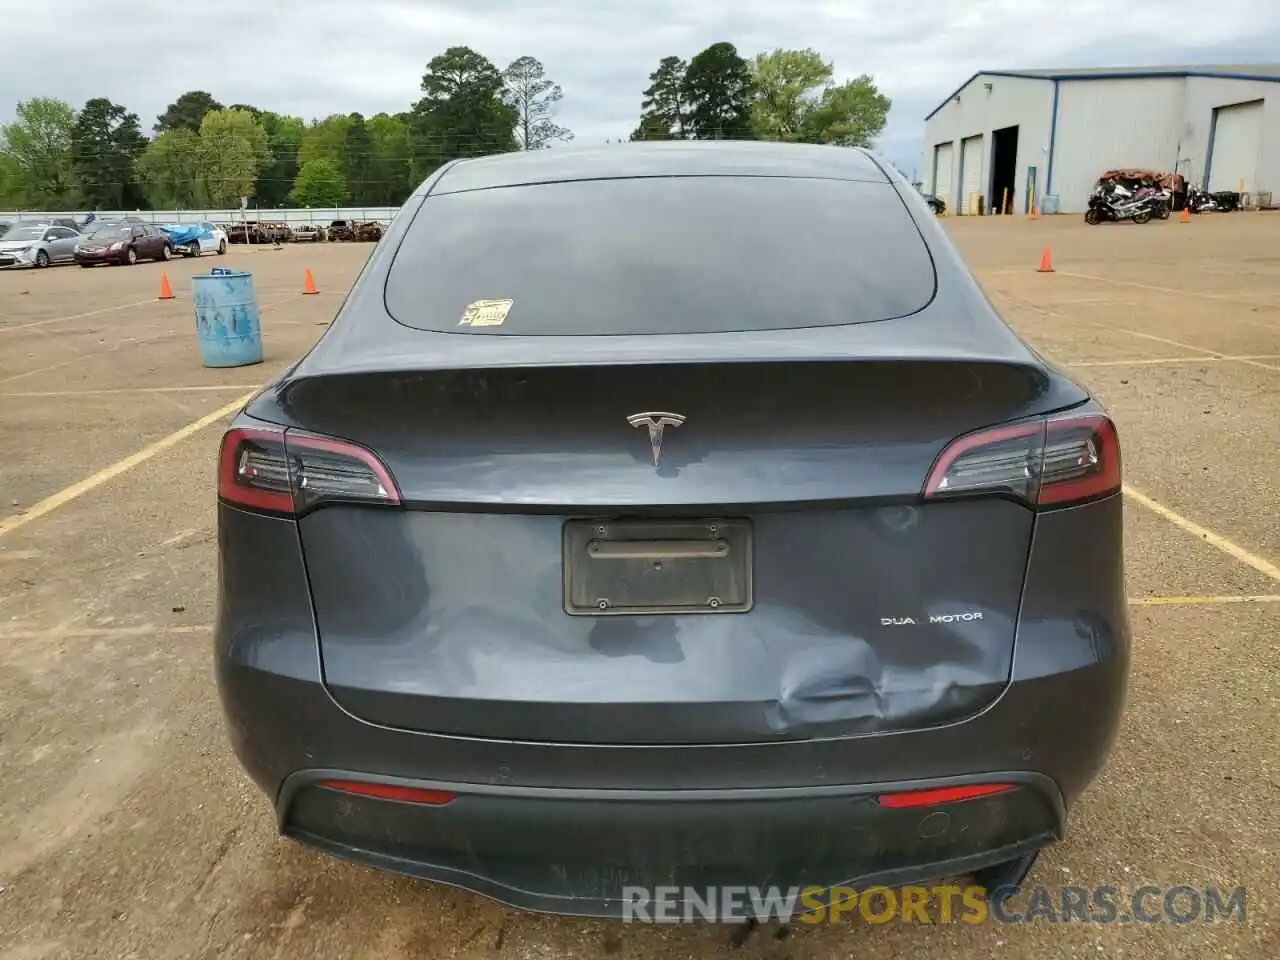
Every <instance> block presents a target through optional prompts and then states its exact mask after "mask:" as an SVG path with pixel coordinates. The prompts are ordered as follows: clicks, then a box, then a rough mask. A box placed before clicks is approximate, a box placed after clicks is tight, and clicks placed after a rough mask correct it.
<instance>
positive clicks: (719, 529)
mask: <svg viewBox="0 0 1280 960" xmlns="http://www.w3.org/2000/svg"><path fill="white" fill-rule="evenodd" d="M751 550H752V538H751V524H750V523H749V522H748V521H746V520H719V519H717V520H625V521H611V520H570V521H568V522H567V523H566V524H565V526H564V609H565V612H566V613H568V614H570V615H571V616H596V617H598V616H610V615H614V616H616V615H621V614H632V615H634V614H685V613H745V612H747V611H748V610H750V609H751V604H752V579H751V567H752V563H751Z"/></svg>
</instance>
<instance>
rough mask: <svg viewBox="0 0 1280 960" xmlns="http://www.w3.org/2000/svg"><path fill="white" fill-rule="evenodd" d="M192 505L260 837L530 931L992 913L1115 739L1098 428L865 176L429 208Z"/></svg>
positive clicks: (457, 174) (726, 153)
mask: <svg viewBox="0 0 1280 960" xmlns="http://www.w3.org/2000/svg"><path fill="white" fill-rule="evenodd" d="M218 494H219V501H220V506H219V527H220V530H219V550H220V601H219V613H218V625H217V637H216V659H217V673H218V681H219V687H220V691H221V696H222V699H223V704H224V708H225V711H226V715H227V720H228V728H229V733H230V737H231V741H232V743H233V745H234V748H235V751H236V753H237V755H238V756H239V758H240V761H241V762H242V763H243V765H244V767H245V768H246V769H247V770H248V772H249V773H250V774H251V776H252V777H253V779H254V780H255V781H256V782H257V784H258V785H259V786H260V787H261V788H262V790H264V791H265V792H266V794H267V795H268V797H269V798H270V800H271V802H272V803H273V805H274V808H275V812H276V815H277V817H278V822H279V827H280V830H281V831H282V832H283V833H284V834H285V835H286V836H289V837H293V838H296V839H297V840H299V841H302V842H305V843H307V844H311V845H314V846H316V847H319V848H321V849H323V850H325V851H328V852H329V853H331V854H334V855H337V856H340V857H346V858H350V859H353V860H356V861H359V862H363V863H367V864H373V865H376V866H379V867H383V868H387V869H390V870H394V871H399V872H403V873H407V874H411V875H414V876H418V877H423V878H429V879H432V880H436V881H443V882H446V883H450V884H456V885H458V886H461V887H465V888H468V889H471V890H474V891H478V892H480V893H483V894H486V895H488V896H491V897H495V898H498V899H500V900H503V901H506V902H508V903H511V904H514V905H517V906H521V907H525V908H529V909H535V910H547V911H553V912H563V913H577V914H588V915H617V914H618V912H619V910H620V908H621V898H622V897H623V894H624V888H627V887H642V886H659V885H661V886H672V885H674V886H679V887H691V888H695V889H699V890H703V889H706V888H707V887H710V886H713V885H735V886H748V887H749V886H753V885H758V886H760V887H762V888H764V887H768V886H775V887H780V888H785V887H787V886H789V885H798V886H808V885H832V884H848V883H852V884H854V885H856V886H860V887H865V886H866V885H867V884H869V883H872V882H876V883H887V884H897V883H905V882H915V881H924V880H927V879H931V878H937V877H955V876H960V875H963V874H965V873H973V874H976V875H977V876H978V878H979V879H980V880H981V881H982V882H985V883H987V884H988V885H989V886H990V885H991V884H993V883H998V882H1000V881H1015V882H1016V881H1018V880H1020V879H1021V877H1022V876H1023V875H1024V874H1025V872H1026V870H1027V868H1028V867H1029V866H1030V863H1031V861H1032V860H1033V858H1034V854H1035V852H1036V851H1037V850H1039V849H1040V848H1041V847H1043V846H1044V845H1045V844H1048V843H1051V842H1053V841H1055V840H1057V839H1060V838H1061V837H1062V836H1063V833H1064V829H1065V823H1066V817H1067V810H1068V808H1069V807H1070V805H1071V803H1072V801H1073V800H1074V799H1075V798H1076V797H1077V796H1078V795H1079V794H1080V793H1081V791H1082V790H1084V789H1085V787H1086V786H1087V785H1088V784H1089V782H1090V781H1091V780H1092V779H1093V777H1094V776H1095V775H1096V773H1097V772H1098V770H1099V768H1100V767H1101V766H1102V764H1103V762H1104V760H1105V757H1106V755H1107V752H1108V750H1109V749H1110V746H1111V744H1112V742H1113V738H1114V736H1115V732H1116V729H1117V725H1118V722H1119V719H1120V715H1121V712H1122V707H1123V701H1124V696H1125V688H1126V678H1127V673H1128V664H1129V629H1128V623H1127V618H1126V606H1125V589H1124V576H1123V568H1122V549H1121V548H1122V536H1121V495H1120V451H1119V446H1118V442H1117V435H1116V430H1115V428H1114V426H1113V424H1112V422H1111V420H1110V419H1109V418H1108V417H1107V415H1106V413H1105V412H1104V411H1103V409H1102V408H1101V407H1100V406H1099V404H1098V403H1097V402H1096V401H1095V400H1094V399H1093V398H1092V397H1091V396H1090V395H1089V393H1087V392H1086V390H1085V389H1083V388H1082V387H1080V386H1078V385H1077V384H1075V383H1073V382H1072V381H1071V380H1069V379H1068V378H1067V377H1065V376H1064V375H1063V374H1062V373H1060V372H1059V371H1057V370H1055V369H1054V368H1053V367H1051V366H1050V365H1049V364H1048V363H1047V362H1046V361H1045V360H1044V359H1042V358H1041V357H1040V356H1038V355H1037V354H1036V353H1034V352H1032V350H1031V349H1029V348H1028V347H1027V346H1026V345H1025V344H1023V343H1022V342H1021V341H1020V340H1019V339H1018V337H1017V336H1015V334H1014V333H1013V332H1012V331H1011V330H1010V329H1009V328H1008V327H1007V326H1006V325H1005V324H1004V323H1003V321H1002V320H1001V318H1000V317H999V316H998V315H997V313H996V312H995V311H994V309H993V307H992V306H991V304H990V303H989V302H988V300H987V299H986V298H985V296H984V295H983V292H982V290H981V289H980V288H979V286H978V285H977V283H976V282H975V281H974V279H973V278H972V277H971V275H970V273H969V271H968V270H967V268H966V267H965V265H964V263H963V262H962V260H961V259H960V257H959V255H958V253H957V252H956V251H955V249H954V248H953V247H952V245H951V243H950V242H949V240H948V239H947V237H946V235H945V234H944V233H943V231H942V229H941V228H940V227H939V225H938V224H937V222H936V221H935V219H934V217H933V215H932V213H931V212H930V210H929V207H928V206H927V205H926V203H925V201H924V200H923V199H922V198H921V197H920V196H919V194H918V193H917V192H916V191H915V190H914V189H913V188H912V187H911V186H910V184H908V183H907V182H906V181H905V180H903V179H902V178H901V177H899V176H898V175H897V174H896V173H895V172H893V171H891V170H890V169H889V168H888V167H887V166H882V165H881V164H880V163H879V162H877V160H876V159H875V158H874V156H872V155H870V154H867V153H865V152H863V151H860V150H853V149H839V148H831V147H809V146H796V145H790V146H784V145H767V144H730V143H692V144H690V143H681V144H633V145H626V146H612V147H603V148H599V149H555V150H549V151H545V152H540V153H535V154H525V155H506V156H498V157H488V158H483V159H477V160H469V161H465V162H461V163H456V164H452V165H448V166H446V167H444V168H442V169H441V170H439V171H438V172H437V173H435V174H433V175H432V177H431V178H430V179H429V180H428V181H427V182H426V183H424V184H423V185H422V186H421V187H420V188H419V189H418V190H417V192H416V193H414V195H413V196H412V197H411V198H410V199H409V201H408V202H407V203H406V204H405V206H404V208H403V210H402V211H401V212H400V213H399V215H398V216H397V217H396V219H395V222H394V223H393V225H392V226H391V228H390V230H389V232H388V233H387V235H386V236H385V237H384V239H383V240H382V242H381V243H380V244H379V245H378V247H377V248H376V249H375V251H374V252H373V254H372V256H371V257H370V259H369V261H368V264H367V266H366V267H365V268H364V270H363V272H362V273H361V275H360V277H359V279H358V280H357V282H356V284H355V286H354V288H353V289H352V291H351V293H350V295H349V296H348V298H347V300H346V301H345V302H344V304H343V305H342V308H341V310H340V311H339V313H338V315H337V317H336V319H335V320H334V323H333V324H332V326H331V327H330V328H329V330H328V331H327V332H326V333H325V334H324V336H323V337H322V338H321V340H320V341H319V343H318V344H317V345H316V346H315V348H314V349H313V350H311V352H310V353H308V354H307V355H306V356H305V357H304V358H303V359H302V360H301V361H299V362H298V363H297V364H296V365H295V366H293V367H292V368H291V369H290V370H288V371H287V372H286V373H284V374H283V375H282V376H281V377H280V378H279V379H277V380H276V381H275V382H274V383H273V384H271V385H270V386H269V387H268V388H267V389H265V390H264V391H263V392H261V393H260V394H259V395H258V396H257V397H256V398H255V399H253V400H252V401H251V402H250V403H249V404H248V405H247V407H246V408H245V410H244V411H243V412H242V413H241V414H239V415H238V416H237V418H236V419H235V421H234V423H233V424H232V426H231V429H230V430H229V431H228V432H227V433H226V435H225V437H224V439H223V441H222V447H221V458H220V465H219V478H218Z"/></svg>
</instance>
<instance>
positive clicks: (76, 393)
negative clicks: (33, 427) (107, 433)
mask: <svg viewBox="0 0 1280 960" xmlns="http://www.w3.org/2000/svg"><path fill="white" fill-rule="evenodd" d="M257 387H258V385H257V384H256V383H201V384H192V385H191V386H188V387H113V388H112V389H110V390H33V391H27V392H17V393H0V400H18V399H21V398H23V397H100V396H104V395H106V394H113V393H200V392H210V393H212V392H217V391H222V390H256V389H257Z"/></svg>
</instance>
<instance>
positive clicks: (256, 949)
mask: <svg viewBox="0 0 1280 960" xmlns="http://www.w3.org/2000/svg"><path fill="white" fill-rule="evenodd" d="M947 225H948V229H949V230H950V231H951V232H952V234H953V236H954V237H955V239H956V241H957V243H958V244H959V245H960V247H961V249H962V250H963V252H964V253H965V255H966V257H967V258H968V259H969V262H970V263H971V264H972V266H973V267H974V269H975V270H976V272H977V274H978V276H979V279H980V280H981V281H982V283H983V285H984V286H985V287H986V289H987V291H988V292H989V294H990V296H991V298H992V299H993V301H994V302H995V303H996V304H997V305H998V306H999V307H1000V308H1001V309H1002V310H1003V311H1004V312H1005V315H1006V317H1007V318H1008V320H1009V322H1010V323H1011V324H1013V325H1014V326H1015V327H1016V328H1017V329H1018V331H1019V332H1020V333H1021V334H1022V335H1023V336H1024V337H1026V338H1027V339H1028V340H1029V341H1030V342H1031V343H1033V344H1034V345H1035V346H1036V347H1037V348H1038V349H1040V350H1041V351H1042V352H1044V353H1045V354H1046V355H1048V356H1049V357H1050V358H1051V359H1053V360H1055V361H1056V362H1059V363H1060V364H1062V365H1064V366H1065V367H1067V368H1068V369H1070V370H1071V371H1073V372H1074V373H1076V374H1078V375H1079V376H1080V377H1081V378H1083V379H1084V381H1085V382H1087V383H1089V384H1090V385H1091V386H1093V387H1094V388H1096V389H1097V391H1098V392H1099V394H1100V396H1101V397H1102V399H1103V400H1104V402H1106V403H1107V404H1108V405H1109V406H1110V408H1111V410H1112V412H1113V414H1114V415H1115V416H1116V418H1117V422H1118V424H1119V427H1120V431H1121V439H1122V443H1123V444H1124V455H1125V463H1124V467H1125V478H1126V482H1127V483H1128V484H1129V487H1130V488H1129V490H1128V497H1127V502H1126V508H1127V525H1128V529H1127V536H1128V541H1127V549H1128V553H1129V591H1130V597H1131V602H1132V604H1133V609H1132V617H1133V629H1134V640H1135V660H1134V669H1133V677H1132V685H1131V692H1130V703H1129V710H1128V716H1127V721H1126V723H1125V725H1124V729H1123V731H1122V733H1121V737H1120V740H1119V742H1118V744H1117V746H1116V749H1115V752H1114V754H1113V757H1112V760H1111V763H1110V765H1109V766H1108V768H1107V769H1106V771H1105V772H1104V774H1103V775H1102V777H1101V778H1100V780H1099V781H1098V783H1097V784H1096V785H1095V787H1094V788H1093V789H1092V790H1091V791H1090V793H1089V794H1088V796H1087V797H1086V798H1085V799H1084V800H1083V801H1082V802H1081V803H1080V804H1079V805H1078V806H1077V807H1076V809H1075V810H1074V811H1073V814H1072V819H1071V824H1070V828H1069V830H1070V834H1069V838H1068V840H1067V841H1066V842H1065V843H1064V844H1062V845H1060V846H1059V847H1057V848H1055V849H1052V850H1050V851H1048V852H1047V853H1046V854H1045V855H1044V856H1042V857H1041V859H1040V862H1039V864H1038V865H1037V867H1036V870H1035V871H1034V873H1033V874H1032V877H1031V878H1030V881H1029V882H1032V883H1042V884H1045V885H1048V886H1050V887H1056V886H1058V885H1062V884H1074V885H1079V886H1085V887H1094V886H1096V885H1108V884H1109V885H1112V886H1115V887H1117V888H1118V889H1119V891H1120V896H1121V900H1122V901H1124V899H1125V898H1126V897H1127V896H1128V893H1129V892H1131V891H1133V890H1136V889H1137V888H1138V887H1140V886H1142V885H1143V884H1153V885H1157V886H1160V887H1163V888H1168V887H1172V886H1175V885H1178V884H1187V885H1189V886H1191V887H1194V888H1197V889H1199V890H1204V889H1205V888H1206V887H1220V888H1225V889H1228V890H1230V889H1232V888H1235V887H1238V886H1244V887H1245V888H1246V889H1247V922H1246V923H1239V922H1234V921H1231V922H1218V923H1215V924H1207V923H1203V922H1196V923H1187V924H1174V923H1172V922H1170V921H1168V920H1164V921H1163V922H1160V923H1157V924H1154V925H1145V924H1134V923H1130V924H1122V923H1115V924H1111V925H1098V924H1086V923H1078V922H1077V923H1067V924H1062V923H1059V924H1054V923H1048V922H1045V921H1037V922H1035V923H1030V924H1002V923H998V922H994V921H991V922H987V923H984V924H981V925H974V924H970V923H950V924H939V925H937V926H934V927H923V926H919V925H911V924H904V923H902V922H899V921H893V922H890V923H886V924H869V923H866V922H864V921H862V920H861V919H855V920H853V921H852V922H848V923H844V924H841V925H823V926H797V927H795V928H793V929H792V930H790V931H789V935H788V936H786V937H785V938H784V937H780V936H779V935H778V931H776V930H774V929H772V928H768V927H764V928H761V929H760V930H758V931H757V932H756V933H755V934H754V935H753V936H752V937H750V938H749V939H748V940H747V942H746V943H745V944H744V945H742V946H740V947H735V946H733V945H731V943H730V935H729V931H728V930H727V929H726V928H723V927H716V926H710V925H692V926H684V927H670V926H663V927H657V926H635V925H623V924H610V923H601V922H594V921H578V920H564V919H557V918H547V917H537V916H530V915H527V914H522V913H518V912H515V911H511V910H507V909H505V908H503V907H501V906H498V905H496V904H494V903H491V902H488V901H486V900H483V899H481V898H479V897H476V896H472V895H470V894H465V893H461V892H457V891H452V890H449V889H445V888H440V887H432V886H428V885H425V884H421V883H416V882H413V881H409V880H404V879H400V878H396V877H390V876H386V875H382V874H379V873H375V872H373V871H370V870H366V869H363V868H359V867H354V866H349V865H346V864H342V863H337V862H334V861H331V860H329V859H327V858H325V857H324V856H322V855H320V854H316V853H312V852H310V851H308V850H305V849H302V848H300V847H298V846H296V845H294V844H292V843H290V842H288V841H284V840H280V839H278V838H277V837H276V836H275V833H274V824H273V820H272V816H271V813H270V810H269V808H268V805H267V802H266V800H265V799H264V798H263V797H261V796H260V795H259V794H258V793H257V791H256V789H255V788H253V787H252V786H251V785H250V784H249V782H248V780H247V779H246V778H245V777H244V776H243V775H242V774H241V772H240V770H239V767H238V766H237V765H236V763H235V761H234V759H233V757H232V756H231V753H230V750H229V749H228V747H227V744H226V740H225V737H224V735H223V731H222V728H221V717H220V712H219V709H218V705H217V699H216V693H215V688H214V684H213V677H212V671H211V669H210V650H209V645H210V638H209V632H210V624H211V623H212V621H213V613H214V611H213V600H214V586H215V584H214V548H215V545H214V509H213V489H214V487H213V482H214V457H215V453H216V443H217V438H218V435H219V428H220V425H221V424H222V422H224V421H225V419H227V417H228V415H229V413H230V411H231V410H232V409H234V408H235V406H237V405H238V401H240V400H242V398H243V397H244V396H245V395H246V394H247V393H248V392H249V391H250V390H252V389H254V388H255V387H256V386H257V385H258V384H259V383H261V382H262V381H263V380H265V379H266V378H268V377H269V376H270V375H272V374H273V373H275V372H277V371H279V370H281V369H283V368H284V367H285V366H287V365H288V364H289V363H290V362H292V361H293V360H294V359H295V358H296V357H298V356H299V355H300V354H301V353H302V352H303V351H304V350H306V349H307V348H308V346H309V345H310V344H311V343H312V342H313V341H314V339H315V338H316V336H317V335H318V334H319V333H320V332H321V330H322V329H323V328H324V326H325V325H326V324H327V322H328V320H329V319H330V318H331V317H332V315H333V313H334V311H335V310H336V308H337V306H338V304H339V303H340V301H341V298H342V296H343V295H344V294H345V292H346V290H347V288H348V287H349V285H350V283H351V282H352V281H353V279H354V278H355V276H356V273H357V272H358V270H359V269H360V267H361V265H362V264H363V262H364V259H365V257H366V256H367V255H368V253H369V251H370V249H371V248H370V247H369V246H368V245H364V244H359V245H357V244H326V245H315V246H313V245H306V246H303V245H298V246H294V247H286V248H285V249H282V250H271V249H256V248H255V249H246V248H245V247H243V246H240V247H232V250H231V253H230V254H229V255H228V256H226V257H223V258H206V259H205V260H202V261H200V262H199V263H196V262H193V261H174V262H172V263H170V264H168V265H167V270H168V274H169V278H170V280H171V281H172V284H173V287H174V290H175V291H176V293H177V294H178V299H177V300H174V301H160V300H157V299H156V294H157V292H158V290H159V283H160V271H161V267H160V265H159V264H152V263H143V264H139V265H137V266H135V267H131V268H110V269H106V268H104V269H98V270H92V271H90V270H78V269H74V268H57V269H51V270H45V271H39V272H35V271H28V272H14V271H4V272H0V782H3V784H4V788H3V790H2V791H0V960H18V958H23V960H34V958H43V957H50V958H54V957H58V958H60V957H74V958H82V957H83V958H88V957H110V958H122V957H133V958H139V960H153V958H167V957H182V958H186V957H201V958H214V957H219V958H223V957H231V958H239V957H255V958H256V957H264V958H272V957H289V958H294V957H335V958H345V957H355V956H360V957H416V958H417V957H420V958H437V957H439V958H444V957H461V958H489V957H502V958H544V957H545V958H553V957H554V958H584V960H586V958H590V960H596V958H599V957H602V956H607V955H608V956H616V957H619V958H636V960H658V958H672V960H674V958H697V960H703V958H713V957H721V956H734V957H763V958H778V960H780V958H792V960H802V958H813V960H833V958H841V957H850V958H852V957H857V958H859V960H872V958H881V957H883V958H891V957H900V956H923V957H935V956H936V957H969V956H983V955H992V956H1004V957H1016V958H1020V957H1046V958H1059V957H1075V956H1080V957H1084V956H1088V957H1095V956H1105V957H1150V958H1184V957H1185V958H1191V957H1213V958H1223V957H1231V958H1234V960H1242V958H1246V957H1259V958H1262V957H1268V958H1275V957H1277V956H1280V909H1278V907H1277V896H1278V894H1277V890H1280V820H1277V818H1276V816H1275V813H1274V811H1275V806H1276V803H1277V801H1278V800H1280V723H1277V719H1276V718H1277V716H1278V715H1280V682H1278V681H1280V602H1278V601H1280V570H1277V566H1280V511H1278V510H1277V504H1280V494H1278V493H1277V490H1276V477H1277V465H1280V214H1268V213H1241V214H1232V215H1220V216H1217V217H1215V216H1212V215H1204V216H1200V217H1197V218H1194V220H1193V222H1192V223H1190V224H1182V223H1179V222H1178V220H1177V219H1176V217H1175V218H1174V219H1171V220H1169V221H1167V222H1163V223H1161V222H1156V223H1152V224H1148V225H1145V226H1140V227H1139V226H1133V225H1104V226H1100V227H1092V228H1090V227H1087V226H1085V225H1084V224H1083V222H1082V221H1081V219H1080V218H1078V217H1061V218H1046V219H1044V220H1040V221H1030V220H1026V219H1023V218H985V219H977V218H974V219H962V220H961V219H953V220H949V221H947ZM1046 244H1051V245H1052V252H1053V258H1054V265H1055V267H1056V272H1054V273H1052V274H1042V273H1039V272H1037V270H1036V267H1037V265H1038V263H1039V260H1040V255H1041V252H1042V250H1043V249H1044V247H1045V245H1046ZM215 264H216V265H218V266H234V267H241V268H245V269H250V270H252V271H253V273H254V275H255V279H256V283H257V287H258V292H259V296H260V300H261V304H262V307H263V321H264V329H265V340H266V353H267V360H266V362H265V363H264V364H262V365H259V366H254V367H244V368H240V369H234V370H211V369H206V368H204V367H202V366H201V365H200V362H199V357H198V354H197V346H196V340H195V331H194V322H193V318H192V304H191V292H190V283H189V281H188V276H189V275H190V274H192V273H194V272H197V271H199V272H204V271H206V270H207V269H208V268H209V267H211V266H214V265H215ZM307 268H311V269H312V270H313V271H314V273H315V277H316V281H317V283H318V285H319V287H320V291H321V293H320V295H319V296H315V297H307V296H303V295H302V286H303V272H304V270H305V269H307ZM1154 903H1156V904H1158V900H1157V901H1154Z"/></svg>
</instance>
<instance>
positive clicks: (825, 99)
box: [802, 74, 893, 147]
mask: <svg viewBox="0 0 1280 960" xmlns="http://www.w3.org/2000/svg"><path fill="white" fill-rule="evenodd" d="M892 105H893V101H892V100H890V99H889V98H888V97H886V96H885V95H884V94H882V93H881V92H880V91H879V90H878V89H876V85H875V83H874V82H873V81H872V79H871V77H869V76H867V75H866V74H863V75H862V76H860V77H856V78H855V79H853V80H850V81H849V82H848V83H845V84H841V85H840V86H834V87H832V86H829V87H827V88H826V89H825V90H823V91H822V97H821V99H820V100H819V101H818V103H817V105H816V106H815V107H814V109H813V110H812V111H810V112H809V114H808V115H807V116H806V117H805V122H804V128H803V130H804V133H803V137H802V139H804V140H805V141H807V142H809V143H831V144H835V145H837V146H841V147H869V146H871V144H872V143H873V142H874V141H875V138H876V137H878V136H880V134H881V132H883V130H884V124H885V119H886V117H887V116H888V114H889V107H890V106H892Z"/></svg>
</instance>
